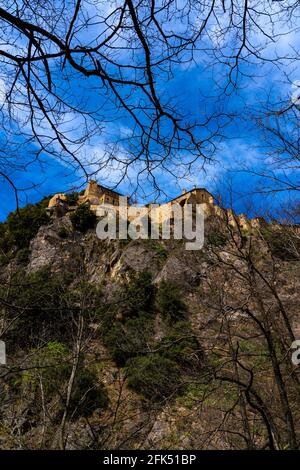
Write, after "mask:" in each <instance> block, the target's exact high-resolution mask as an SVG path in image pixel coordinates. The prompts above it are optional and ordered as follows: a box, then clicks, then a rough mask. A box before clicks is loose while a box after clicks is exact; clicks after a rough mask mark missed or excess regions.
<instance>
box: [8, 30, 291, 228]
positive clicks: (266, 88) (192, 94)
mask: <svg viewBox="0 0 300 470" xmlns="http://www.w3.org/2000/svg"><path fill="white" fill-rule="evenodd" d="M274 47H275V46H272V48H273V51H274ZM291 48H298V49H299V39H298V36H297V34H295V33H294V32H293V31H292V30H291V31H290V33H289V34H286V35H285V36H284V37H282V38H280V39H279V40H278V41H277V43H276V51H277V52H278V53H280V54H282V53H287V52H288V51H289V50H291ZM268 54H272V50H270V51H269V52H268V51H267V52H266V55H268ZM241 67H242V68H241V71H242V72H243V74H242V75H241V76H240V77H239V81H238V87H237V89H236V90H232V89H231V90H228V91H230V93H228V94H227V95H225V94H222V95H220V88H222V89H223V88H224V84H225V81H226V80H227V78H226V77H227V72H228V69H227V68H226V66H225V65H222V64H215V65H214V66H212V65H210V66H207V61H206V60H205V58H204V55H203V54H202V53H201V51H198V52H197V54H196V55H195V57H194V61H193V62H190V63H185V64H182V65H176V67H175V68H174V73H173V78H172V79H169V80H168V81H167V82H163V81H162V82H159V83H158V92H159V93H160V94H161V96H162V97H163V96H169V97H170V98H172V99H173V100H174V103H176V107H177V108H178V109H179V110H180V111H181V112H184V113H185V114H186V115H190V116H195V117H199V116H200V117H201V116H202V115H203V114H204V109H205V111H206V112H210V111H214V110H215V111H219V110H220V109H222V111H223V112H226V113H228V114H229V113H232V114H233V115H234V118H233V119H232V121H231V123H229V124H228V125H227V126H226V127H225V128H224V140H222V141H221V142H217V143H216V150H215V153H214V158H213V162H212V163H207V164H205V166H204V168H202V166H203V165H202V163H203V162H202V160H200V161H199V162H198V163H196V164H195V165H194V166H193V168H192V172H191V174H190V175H189V177H188V178H182V179H179V180H176V178H175V177H173V176H171V175H170V174H169V173H168V171H162V169H161V168H160V169H158V170H157V171H156V174H155V176H156V178H157V181H158V182H159V185H160V186H161V189H162V194H161V195H160V200H161V201H163V200H165V199H167V198H168V197H174V196H175V195H177V194H178V193H180V191H181V190H182V189H183V188H184V189H190V188H192V187H193V186H194V185H195V186H198V187H206V188H207V189H208V190H209V191H211V192H212V193H213V194H215V195H221V197H222V201H223V203H224V205H228V204H230V201H229V186H231V187H232V188H233V196H234V200H233V207H234V208H235V209H236V211H237V212H247V213H248V214H249V215H256V214H259V213H262V212H264V211H265V210H266V209H269V208H270V210H271V209H272V208H273V209H274V208H275V209H276V207H278V206H279V205H280V204H281V203H282V202H293V201H294V200H296V198H297V195H294V194H291V193H285V192H278V193H277V195H276V197H275V196H274V195H272V196H268V197H265V198H264V199H263V201H262V195H261V194H257V195H254V194H253V193H255V192H256V191H257V190H259V188H261V185H262V182H263V179H262V178H258V177H257V176H255V175H253V174H250V173H248V172H247V171H246V169H250V170H251V171H253V172H261V171H264V170H265V168H266V167H265V165H266V163H265V157H266V148H264V141H263V137H262V135H261V134H260V131H259V129H258V128H257V125H256V124H255V122H254V121H252V120H251V119H250V113H251V112H260V111H261V110H262V107H263V103H264V101H265V99H266V96H267V95H270V96H271V97H272V98H273V99H274V101H279V100H280V99H282V98H285V99H286V98H288V97H289V96H290V95H291V93H292V91H293V90H292V89H291V84H290V83H287V78H286V75H288V79H289V81H290V82H292V81H293V80H297V79H299V78H300V70H299V67H298V66H297V64H295V63H293V64H292V65H291V66H290V67H287V66H286V65H284V66H282V67H279V68H278V67H274V66H272V65H270V64H267V63H266V64H265V65H264V66H263V67H262V65H261V64H259V63H255V61H254V60H252V61H251V64H248V65H247V64H242V66H241ZM0 80H1V75H0ZM57 80H58V81H59V86H60V87H61V88H64V87H65V86H66V83H65V81H64V80H63V76H62V77H61V79H60V78H57ZM3 86H5V83H3V82H2V88H3ZM67 86H68V90H67V92H68V94H69V96H70V95H72V96H73V100H74V103H78V102H80V101H81V100H85V102H86V106H87V108H89V107H95V108H96V107H97V106H99V107H100V108H101V110H102V113H103V112H104V111H105V112H107V115H108V114H109V112H110V111H109V109H108V107H107V108H105V106H106V104H105V102H104V99H103V96H102V95H101V90H100V87H99V83H98V82H97V80H91V79H86V78H84V77H81V76H80V77H79V76H77V75H76V74H75V75H74V76H73V78H72V80H71V81H70V82H69V83H68V85H67ZM1 93H2V100H3V99H4V94H3V90H2V92H1V83H0V101H1ZM106 109H107V111H106ZM66 121H67V119H66ZM224 122H225V120H224ZM131 126H132V123H131V121H130V119H128V117H127V116H126V115H124V113H122V114H120V113H116V115H115V119H114V120H113V121H112V120H111V119H110V118H108V119H107V122H104V123H103V128H104V130H103V134H102V135H99V136H97V135H95V136H94V139H93V140H92V141H88V142H86V144H85V146H84V147H83V148H82V153H83V154H84V157H83V159H84V158H86V157H89V159H90V160H93V159H94V161H96V160H97V158H98V156H100V157H101V155H102V154H103V153H104V152H105V142H106V141H109V140H110V141H111V142H114V141H115V142H117V141H118V139H119V137H120V135H121V136H122V135H123V134H126V132H130V127H131ZM66 128H67V129H68V132H70V133H72V134H75V135H76V133H77V132H79V128H80V122H79V121H78V120H77V119H72V120H70V122H68V123H66ZM13 132H14V129H13V125H12V134H13ZM21 140H22V138H21V137H18V144H19V145H20V144H21V145H20V147H19V149H18V151H17V152H19V158H20V155H22V158H23V159H24V160H27V159H28V160H30V159H31V158H32V155H34V153H35V152H36V150H37V145H36V144H35V143H34V142H30V144H28V142H27V143H25V142H24V145H22V142H21ZM24 140H25V139H24ZM5 141H7V136H6V135H5V131H4V130H2V133H0V143H1V144H2V143H4V142H5ZM8 150H9V149H8ZM14 152H16V149H13V152H12V153H14ZM185 157H186V158H188V156H184V155H183V157H182V158H183V160H184V159H185ZM95 166H97V165H96V164H95ZM138 170H139V168H138V166H137V167H133V168H131V170H130V174H129V176H130V178H127V179H125V180H123V181H122V182H121V183H120V185H119V186H118V187H117V188H118V190H119V191H120V192H122V193H124V194H131V193H132V191H133V190H134V188H135V176H136V174H137V172H138ZM119 173H120V172H119V170H118V168H116V167H115V166H112V167H111V168H109V169H105V170H104V169H103V171H102V172H101V171H100V172H99V173H98V175H97V180H98V181H99V182H100V183H103V184H106V185H108V186H111V187H114V186H115V184H116V182H117V181H118V180H119ZM278 174H280V171H279V173H278ZM11 176H12V177H13V178H14V182H15V183H16V185H17V186H18V187H19V188H22V189H24V191H22V192H21V193H20V202H21V205H24V204H26V203H27V202H37V201H38V200H40V199H41V198H42V197H43V196H46V195H49V194H54V193H56V192H62V191H67V190H73V189H82V186H81V185H82V183H83V179H82V178H81V175H80V173H79V172H78V171H75V170H74V168H72V167H70V166H69V165H67V164H62V162H61V161H60V160H59V159H56V158H53V157H49V156H48V155H45V154H44V155H43V154H42V155H41V161H40V162H39V163H32V164H30V165H29V166H28V167H27V168H26V171H24V170H23V169H22V170H21V171H20V170H18V168H16V169H15V170H14V171H13V172H12V174H11ZM291 177H292V178H298V179H299V176H298V175H297V174H294V175H293V176H291ZM137 196H138V198H139V201H140V202H141V203H143V202H146V201H147V202H151V200H152V197H153V190H152V187H151V183H150V182H149V181H147V179H144V180H143V186H142V189H141V188H140V189H139V190H138V194H137ZM0 201H1V204H0V220H4V219H5V218H6V216H7V214H8V213H9V212H10V211H11V210H14V209H15V198H14V194H13V191H12V189H11V188H10V187H9V185H8V184H7V183H6V182H5V181H3V180H1V179H0Z"/></svg>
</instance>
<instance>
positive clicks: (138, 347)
mask: <svg viewBox="0 0 300 470" xmlns="http://www.w3.org/2000/svg"><path fill="white" fill-rule="evenodd" d="M152 336H153V320H152V318H151V317H149V316H146V315H141V316H139V317H137V318H131V319H129V320H127V321H126V322H125V324H122V323H121V322H116V323H115V324H114V325H113V326H112V327H111V328H110V329H109V330H108V331H107V333H106V334H105V336H104V338H103V341H104V344H105V346H106V347H107V348H108V350H109V351H110V353H111V355H112V358H113V360H114V361H115V362H116V364H117V365H118V366H119V367H123V366H124V365H125V364H126V361H127V360H128V359H130V358H132V357H135V356H138V355H140V354H145V353H146V352H147V351H148V349H149V343H150V342H151V339H152Z"/></svg>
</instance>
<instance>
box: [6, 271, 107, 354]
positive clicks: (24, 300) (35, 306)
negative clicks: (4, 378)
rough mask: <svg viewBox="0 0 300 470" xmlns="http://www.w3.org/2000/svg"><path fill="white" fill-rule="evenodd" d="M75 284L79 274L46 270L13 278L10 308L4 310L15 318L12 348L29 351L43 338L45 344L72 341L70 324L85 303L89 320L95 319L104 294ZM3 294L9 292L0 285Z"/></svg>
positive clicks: (8, 315) (85, 310)
mask: <svg viewBox="0 0 300 470" xmlns="http://www.w3.org/2000/svg"><path fill="white" fill-rule="evenodd" d="M74 281H76V273H74V272H72V273H69V272H62V273H52V272H51V270H50V269H49V268H47V267H45V268H43V269H41V270H39V271H36V272H34V273H30V274H25V273H24V271H23V270H21V269H20V270H19V271H18V272H17V273H15V274H14V275H13V276H12V279H11V289H10V290H9V296H8V297H7V306H5V307H3V309H5V315H6V317H7V318H8V319H14V321H13V323H12V325H11V328H10V329H9V331H8V332H7V337H6V339H7V341H9V342H10V348H17V347H24V348H28V347H30V346H32V345H34V344H36V341H37V338H40V336H41V335H43V339H45V340H46V341H50V340H52V339H53V338H55V339H57V340H59V341H61V340H63V341H64V342H68V341H71V340H72V329H71V328H70V324H72V321H73V320H74V319H75V320H76V318H77V317H78V315H79V314H80V313H82V310H81V305H82V304H83V303H84V312H86V314H87V315H88V318H89V320H91V319H92V318H93V316H95V317H96V311H97V308H98V307H99V304H100V303H101V302H102V299H101V297H102V295H101V291H100V290H99V288H97V287H95V286H94V285H91V284H89V283H86V282H80V283H78V282H77V284H74ZM71 282H72V286H70V284H71ZM4 295H7V289H6V287H5V286H4V287H1V286H0V297H1V296H4ZM14 306H16V307H14ZM87 306H88V308H86V307H87Z"/></svg>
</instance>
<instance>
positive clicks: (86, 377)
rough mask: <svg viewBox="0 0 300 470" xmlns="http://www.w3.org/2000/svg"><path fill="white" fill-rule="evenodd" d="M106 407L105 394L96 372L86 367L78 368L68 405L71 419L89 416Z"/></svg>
mask: <svg viewBox="0 0 300 470" xmlns="http://www.w3.org/2000/svg"><path fill="white" fill-rule="evenodd" d="M107 405H108V396H107V392H106V390H105V387H104V385H103V384H102V383H101V382H100V381H99V379H98V377H97V373H96V370H95V369H93V368H87V367H81V368H79V370H78V371H77V374H76V376H75V381H74V388H73V391H72V394H71V399H70V404H69V408H70V411H69V412H70V415H71V416H72V418H77V417H79V416H85V417H87V416H90V415H91V414H92V413H93V411H94V410H98V409H105V408H106V407H107Z"/></svg>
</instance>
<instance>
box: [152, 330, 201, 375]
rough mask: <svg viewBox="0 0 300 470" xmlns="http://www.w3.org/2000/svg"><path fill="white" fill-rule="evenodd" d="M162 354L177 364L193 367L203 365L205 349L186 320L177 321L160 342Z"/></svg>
mask: <svg viewBox="0 0 300 470" xmlns="http://www.w3.org/2000/svg"><path fill="white" fill-rule="evenodd" d="M160 349H161V353H160V354H161V355H162V356H164V357H166V358H168V359H171V360H172V361H175V362H176V363H177V364H179V365H181V366H182V367H184V369H185V372H186V371H187V370H186V368H187V367H189V368H191V369H194V368H198V367H201V366H202V365H203V361H204V355H203V350H202V348H201V346H200V344H199V342H198V340H197V338H196V336H195V335H194V334H193V332H192V330H191V328H190V327H189V325H188V324H187V323H185V322H178V323H176V324H175V325H174V326H173V328H172V330H171V331H170V333H169V334H168V335H167V336H165V337H164V338H163V339H162V341H161V343H160Z"/></svg>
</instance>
